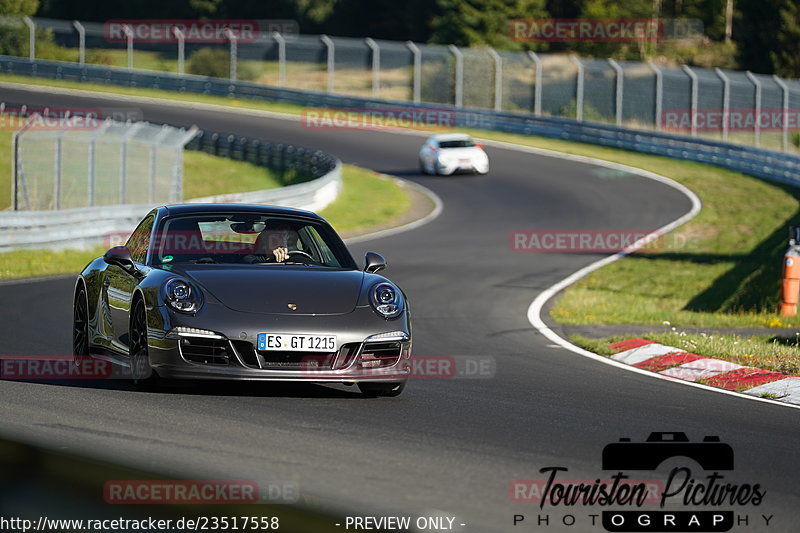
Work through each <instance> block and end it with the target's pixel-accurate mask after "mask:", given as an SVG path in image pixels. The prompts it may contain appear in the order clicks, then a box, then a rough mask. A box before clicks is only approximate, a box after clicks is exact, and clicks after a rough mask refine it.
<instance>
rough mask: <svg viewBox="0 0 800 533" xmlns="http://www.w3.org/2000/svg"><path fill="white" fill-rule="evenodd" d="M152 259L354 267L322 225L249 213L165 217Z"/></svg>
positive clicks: (160, 262)
mask: <svg viewBox="0 0 800 533" xmlns="http://www.w3.org/2000/svg"><path fill="white" fill-rule="evenodd" d="M152 261H153V264H155V265H156V266H159V265H168V264H180V263H224V264H253V265H290V264H301V265H307V266H318V267H332V268H349V269H354V268H356V265H355V262H354V261H353V258H352V257H351V256H350V254H349V253H348V251H347V249H346V248H345V246H344V244H343V243H342V241H341V239H340V238H339V237H338V235H336V233H335V232H334V231H333V229H331V228H330V226H328V225H327V224H325V223H323V222H319V221H310V220H306V219H300V218H292V217H281V216H272V215H261V214H255V213H253V214H251V213H213V214H212V213H209V214H205V213H204V214H192V215H183V216H175V217H169V218H167V219H166V220H165V221H164V222H163V224H162V229H161V231H160V232H159V233H158V234H157V235H156V237H155V241H154V243H153V246H152Z"/></svg>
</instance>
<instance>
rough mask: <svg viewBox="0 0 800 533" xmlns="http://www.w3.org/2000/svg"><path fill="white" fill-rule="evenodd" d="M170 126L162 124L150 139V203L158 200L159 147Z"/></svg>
mask: <svg viewBox="0 0 800 533" xmlns="http://www.w3.org/2000/svg"><path fill="white" fill-rule="evenodd" d="M169 130H170V129H169V126H167V125H166V124H164V125H163V126H161V131H159V132H158V133H157V134H156V136H155V137H153V139H152V140H151V141H150V190H149V191H148V192H149V194H148V200H149V201H150V203H153V202H155V201H156V175H157V173H158V147H159V145H160V144H161V141H162V140H164V137H166V136H167V134H169Z"/></svg>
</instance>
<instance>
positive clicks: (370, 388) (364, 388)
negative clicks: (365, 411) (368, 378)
mask: <svg viewBox="0 0 800 533" xmlns="http://www.w3.org/2000/svg"><path fill="white" fill-rule="evenodd" d="M358 388H359V389H361V393H362V394H363V395H364V396H368V397H370V398H377V397H378V396H400V393H401V392H403V389H405V388H406V382H405V381H401V382H399V383H359V384H358Z"/></svg>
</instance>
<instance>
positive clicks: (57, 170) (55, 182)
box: [53, 131, 64, 211]
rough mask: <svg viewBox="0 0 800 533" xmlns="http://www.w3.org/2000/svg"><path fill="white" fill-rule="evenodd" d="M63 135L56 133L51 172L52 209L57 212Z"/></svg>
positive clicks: (62, 133) (59, 202)
mask: <svg viewBox="0 0 800 533" xmlns="http://www.w3.org/2000/svg"><path fill="white" fill-rule="evenodd" d="M63 135H64V132H63V131H59V132H58V133H56V143H55V153H54V155H55V160H54V161H53V165H54V167H53V171H54V172H55V175H54V176H53V178H54V179H53V209H55V210H56V211H58V210H59V209H61V177H62V173H61V170H62V163H63V158H62V157H61V150H62V148H63V139H62V136H63Z"/></svg>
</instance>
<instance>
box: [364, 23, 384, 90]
mask: <svg viewBox="0 0 800 533" xmlns="http://www.w3.org/2000/svg"><path fill="white" fill-rule="evenodd" d="M364 43H366V45H367V46H368V47H369V49H370V51H371V52H372V97H373V98H378V96H379V95H380V92H381V47H380V46H378V43H376V42H375V40H374V39H371V38H369V37H367V38H366V39H364Z"/></svg>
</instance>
